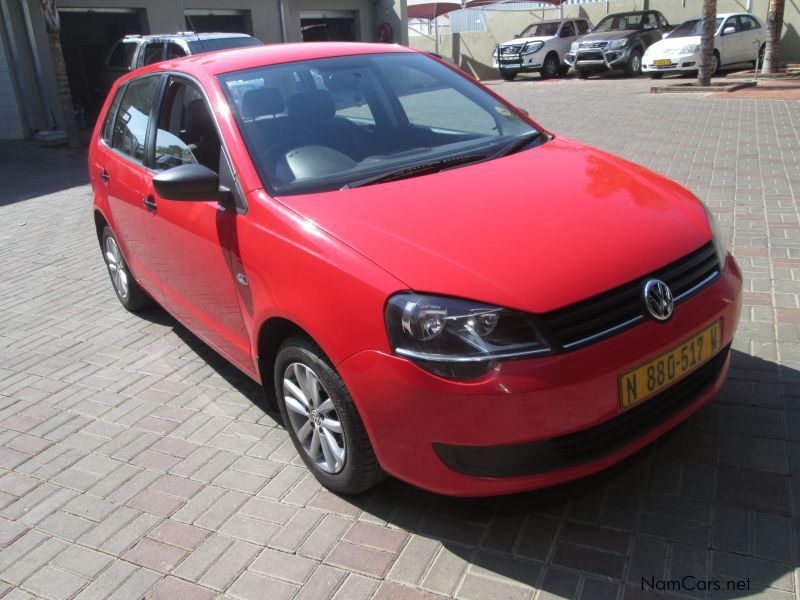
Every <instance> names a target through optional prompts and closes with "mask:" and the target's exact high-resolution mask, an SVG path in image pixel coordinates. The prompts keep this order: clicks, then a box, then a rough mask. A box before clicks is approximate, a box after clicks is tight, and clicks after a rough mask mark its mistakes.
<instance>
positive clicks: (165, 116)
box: [155, 78, 220, 171]
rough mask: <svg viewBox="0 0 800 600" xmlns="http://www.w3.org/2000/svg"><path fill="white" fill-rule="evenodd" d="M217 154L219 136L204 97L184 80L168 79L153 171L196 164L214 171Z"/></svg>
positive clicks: (217, 161)
mask: <svg viewBox="0 0 800 600" xmlns="http://www.w3.org/2000/svg"><path fill="white" fill-rule="evenodd" d="M219 152H220V140H219V135H218V134H217V129H216V127H215V125H214V120H213V119H212V117H211V113H209V111H208V107H207V106H206V102H205V99H204V98H203V95H202V94H201V93H200V92H199V91H198V89H197V88H196V87H195V86H194V85H192V84H191V83H189V82H187V81H185V80H182V79H180V78H174V79H172V80H170V83H169V86H168V87H167V92H166V94H165V96H164V104H163V105H162V107H161V113H160V115H159V118H158V129H157V130H156V154H155V168H156V170H159V171H164V170H166V169H171V168H172V167H177V166H180V165H186V164H193V163H199V164H201V165H204V166H206V167H208V168H209V169H211V170H212V171H217V170H219Z"/></svg>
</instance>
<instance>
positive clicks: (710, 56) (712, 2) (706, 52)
mask: <svg viewBox="0 0 800 600" xmlns="http://www.w3.org/2000/svg"><path fill="white" fill-rule="evenodd" d="M716 20H717V0H703V25H702V29H701V32H700V64H699V65H698V69H697V83H698V85H710V84H711V75H713V73H712V70H713V68H714V67H713V63H714V62H715V61H714V23H715V22H716Z"/></svg>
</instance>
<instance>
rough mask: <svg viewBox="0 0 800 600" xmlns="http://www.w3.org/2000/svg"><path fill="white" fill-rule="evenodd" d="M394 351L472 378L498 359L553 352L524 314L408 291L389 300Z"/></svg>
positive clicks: (441, 371) (440, 371)
mask: <svg viewBox="0 0 800 600" xmlns="http://www.w3.org/2000/svg"><path fill="white" fill-rule="evenodd" d="M385 317H386V331H387V333H388V335H389V343H390V344H391V346H392V351H393V352H394V353H395V354H398V355H399V356H403V357H405V358H408V359H409V360H411V361H413V362H415V363H417V364H418V365H419V366H421V367H422V368H423V369H425V370H427V371H430V372H431V373H434V374H436V375H439V376H440V377H445V378H448V379H470V378H473V377H479V376H480V375H484V374H485V373H488V372H489V371H491V370H492V369H493V368H494V366H495V365H496V363H497V361H498V360H501V359H511V358H522V357H525V356H533V355H537V354H545V353H547V352H550V348H549V347H548V345H547V344H546V343H545V342H544V340H543V339H542V337H541V336H540V335H539V333H538V332H537V331H536V327H535V325H534V323H533V319H532V318H531V316H530V315H527V314H525V313H522V312H519V311H515V310H509V309H506V308H501V307H499V306H492V305H488V304H482V303H479V302H471V301H469V300H460V299H458V298H448V297H444V296H428V295H422V294H415V293H412V292H406V293H401V294H396V295H394V296H392V297H391V298H389V301H388V302H387V303H386V314H385Z"/></svg>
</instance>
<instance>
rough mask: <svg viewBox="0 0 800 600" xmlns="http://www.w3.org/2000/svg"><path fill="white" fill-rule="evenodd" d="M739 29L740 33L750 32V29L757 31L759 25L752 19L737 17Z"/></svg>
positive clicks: (743, 16) (744, 16)
mask: <svg viewBox="0 0 800 600" xmlns="http://www.w3.org/2000/svg"><path fill="white" fill-rule="evenodd" d="M739 27H740V29H741V30H742V31H750V30H752V29H758V28H759V27H761V25H759V23H758V21H756V20H755V19H754V18H753V17H749V16H747V15H739Z"/></svg>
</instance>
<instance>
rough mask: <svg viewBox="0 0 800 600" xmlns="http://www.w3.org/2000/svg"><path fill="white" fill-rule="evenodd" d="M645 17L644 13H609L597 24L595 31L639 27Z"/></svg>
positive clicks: (623, 29)
mask: <svg viewBox="0 0 800 600" xmlns="http://www.w3.org/2000/svg"><path fill="white" fill-rule="evenodd" d="M643 18H644V13H624V14H620V15H609V16H607V17H606V18H605V19H603V20H602V21H600V22H599V23H598V24H597V27H595V28H594V32H593V33H597V32H598V31H625V30H627V29H639V25H640V24H641V22H642V19H643Z"/></svg>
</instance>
